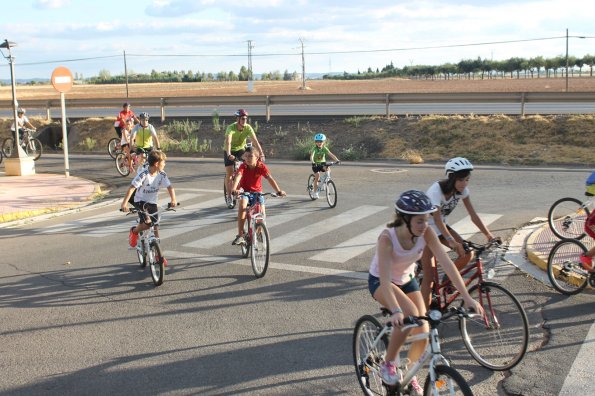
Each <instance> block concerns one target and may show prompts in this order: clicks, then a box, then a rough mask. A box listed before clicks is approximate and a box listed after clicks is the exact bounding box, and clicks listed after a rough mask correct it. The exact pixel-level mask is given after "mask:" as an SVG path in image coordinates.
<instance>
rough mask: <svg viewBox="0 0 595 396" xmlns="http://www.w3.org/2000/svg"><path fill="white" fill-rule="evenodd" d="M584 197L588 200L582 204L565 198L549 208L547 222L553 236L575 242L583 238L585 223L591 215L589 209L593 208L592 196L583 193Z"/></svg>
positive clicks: (593, 200) (594, 203) (594, 204)
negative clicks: (574, 240)
mask: <svg viewBox="0 0 595 396" xmlns="http://www.w3.org/2000/svg"><path fill="white" fill-rule="evenodd" d="M585 195H586V196H588V197H589V198H588V199H587V200H586V201H584V202H581V201H580V200H578V199H576V198H571V197H566V198H561V199H559V200H557V201H556V202H554V204H553V205H552V206H551V207H550V210H549V212H548V215H547V222H548V224H549V226H550V229H551V230H552V232H553V233H554V235H555V236H557V237H558V238H560V239H576V240H581V239H583V238H584V237H585V231H584V230H585V221H586V220H587V217H589V214H590V213H591V212H590V209H589V208H590V207H593V206H595V198H594V197H593V194H591V193H589V192H585Z"/></svg>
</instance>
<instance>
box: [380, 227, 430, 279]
mask: <svg viewBox="0 0 595 396" xmlns="http://www.w3.org/2000/svg"><path fill="white" fill-rule="evenodd" d="M382 233H385V234H388V236H389V237H390V240H391V242H392V244H393V251H392V254H391V280H392V282H393V283H394V284H396V285H399V286H401V285H404V284H405V283H407V282H409V281H411V280H412V279H413V277H414V274H415V262H416V261H417V260H419V259H420V258H421V254H422V252H423V250H424V247H425V246H426V240H425V239H424V238H423V237H422V238H417V241H416V242H415V245H414V246H413V248H412V249H410V250H405V249H404V248H403V247H402V246H401V244H400V243H399V238H397V233H396V231H395V228H394V227H391V228H386V229H385V230H384V231H382ZM382 233H381V234H380V235H382ZM370 274H372V275H374V276H375V277H377V278H378V277H379V276H380V269H379V263H378V249H376V253H374V257H373V258H372V263H371V264H370Z"/></svg>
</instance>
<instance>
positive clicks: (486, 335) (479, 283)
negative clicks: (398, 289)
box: [420, 240, 529, 371]
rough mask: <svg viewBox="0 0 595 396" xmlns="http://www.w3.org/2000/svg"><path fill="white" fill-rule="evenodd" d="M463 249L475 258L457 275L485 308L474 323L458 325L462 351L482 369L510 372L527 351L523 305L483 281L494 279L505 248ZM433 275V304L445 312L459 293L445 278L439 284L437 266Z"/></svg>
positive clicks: (471, 245) (468, 244) (474, 246)
mask: <svg viewBox="0 0 595 396" xmlns="http://www.w3.org/2000/svg"><path fill="white" fill-rule="evenodd" d="M464 246H465V249H466V250H467V251H473V252H474V253H475V255H474V256H475V258H474V261H473V263H472V264H470V265H467V266H466V267H465V268H463V269H462V270H461V271H460V274H461V277H462V278H463V280H464V282H465V286H466V287H467V288H468V290H469V294H470V295H471V297H472V298H473V299H474V300H476V301H479V303H480V304H481V305H482V306H483V309H484V316H483V317H480V316H476V318H475V319H474V320H468V319H467V318H462V319H461V320H460V322H459V331H460V332H461V336H462V338H463V342H464V344H465V348H466V349H467V351H468V352H469V354H470V355H471V356H472V357H473V359H475V360H476V361H477V362H478V363H479V364H480V365H482V366H483V367H485V368H488V369H490V370H494V371H504V370H509V369H511V368H513V367H514V366H516V365H517V364H519V362H520V361H521V360H522V359H523V357H524V356H525V353H526V352H527V346H528V344H529V321H528V319H527V314H526V313H525V310H524V309H523V306H522V305H521V303H520V302H519V300H518V299H517V298H516V297H515V296H514V294H513V293H512V292H510V291H509V290H508V289H506V288H505V287H504V286H502V285H500V284H498V283H496V282H492V281H489V280H486V278H487V279H491V278H493V277H494V275H495V267H496V264H498V262H499V261H506V260H505V259H504V257H503V256H504V253H505V252H506V250H507V247H505V246H502V245H501V244H500V242H499V241H497V240H494V241H490V242H488V243H487V244H485V245H480V244H476V243H473V242H470V241H465V242H464ZM484 258H485V261H486V264H485V265H484ZM433 272H434V273H433V279H434V282H433V286H432V304H436V306H437V307H438V308H439V309H440V310H441V311H442V312H445V311H446V310H447V309H448V308H449V306H450V305H452V304H453V302H455V301H456V300H457V298H458V297H459V296H460V293H459V291H457V290H456V289H455V288H454V287H453V286H452V283H451V282H450V280H449V279H448V278H442V281H441V282H438V279H441V278H439V276H438V267H437V266H436V265H435V266H434V268H433ZM420 282H421V281H420ZM472 283H473V285H472V286H471V287H470V285H471V284H472ZM460 304H461V305H462V304H463V303H462V302H461V303H460Z"/></svg>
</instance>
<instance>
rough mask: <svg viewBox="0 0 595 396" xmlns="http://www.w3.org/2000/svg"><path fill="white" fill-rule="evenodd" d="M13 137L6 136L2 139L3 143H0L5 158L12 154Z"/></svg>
mask: <svg viewBox="0 0 595 396" xmlns="http://www.w3.org/2000/svg"><path fill="white" fill-rule="evenodd" d="M14 148H15V147H14V139H13V138H6V139H4V143H2V152H3V153H4V156H5V157H6V158H10V157H11V156H12V151H13V150H14Z"/></svg>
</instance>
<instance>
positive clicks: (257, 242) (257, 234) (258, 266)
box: [250, 223, 271, 278]
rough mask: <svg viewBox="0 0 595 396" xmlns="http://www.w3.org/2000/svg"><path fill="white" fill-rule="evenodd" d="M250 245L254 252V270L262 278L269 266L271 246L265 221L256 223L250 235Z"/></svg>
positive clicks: (252, 255)
mask: <svg viewBox="0 0 595 396" xmlns="http://www.w3.org/2000/svg"><path fill="white" fill-rule="evenodd" d="M250 247H251V251H252V254H251V255H250V260H251V262H252V271H254V275H255V276H256V277H257V278H262V277H263V276H264V274H266V272H267V269H268V268H269V258H270V254H271V252H270V246H269V231H268V230H267V226H266V225H265V224H264V223H256V226H255V227H254V231H253V233H252V235H251V236H250Z"/></svg>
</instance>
